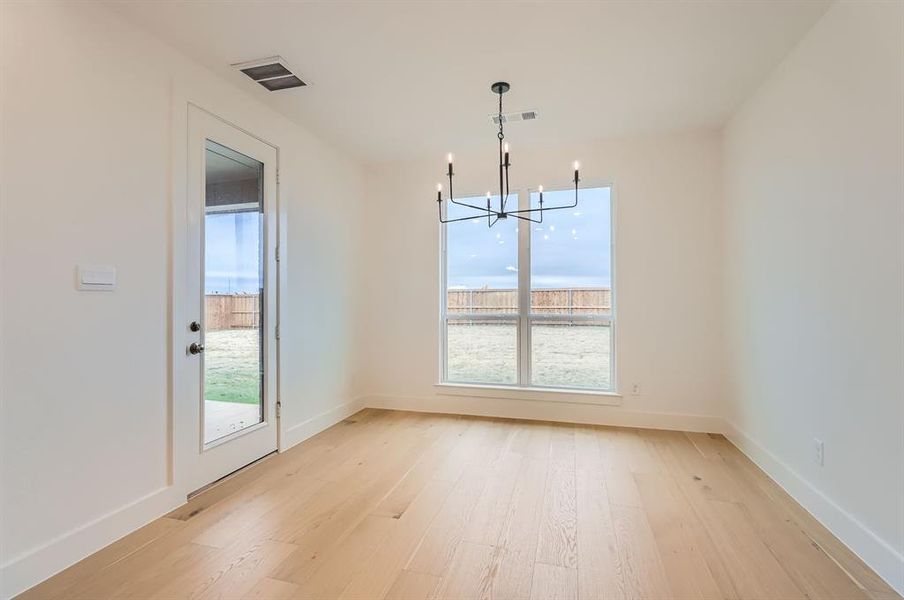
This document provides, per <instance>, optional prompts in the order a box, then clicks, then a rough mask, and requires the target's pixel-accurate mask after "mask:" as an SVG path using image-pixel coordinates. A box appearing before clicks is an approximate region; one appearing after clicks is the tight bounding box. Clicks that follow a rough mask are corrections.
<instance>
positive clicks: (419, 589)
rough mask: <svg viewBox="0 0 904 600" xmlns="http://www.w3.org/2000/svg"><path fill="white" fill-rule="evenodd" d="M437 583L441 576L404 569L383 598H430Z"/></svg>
mask: <svg viewBox="0 0 904 600" xmlns="http://www.w3.org/2000/svg"><path fill="white" fill-rule="evenodd" d="M437 585H439V577H437V576H436V575H428V574H427V573H415V572H413V571H402V572H401V573H399V576H398V577H396V580H395V581H394V582H393V584H392V587H390V588H389V591H388V592H386V595H385V596H384V597H383V598H384V600H428V598H430V597H431V595H432V594H433V590H435V589H436V586H437Z"/></svg>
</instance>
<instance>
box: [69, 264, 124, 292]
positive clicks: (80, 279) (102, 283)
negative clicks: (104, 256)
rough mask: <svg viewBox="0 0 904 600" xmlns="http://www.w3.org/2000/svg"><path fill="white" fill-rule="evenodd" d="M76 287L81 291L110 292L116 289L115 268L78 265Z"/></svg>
mask: <svg viewBox="0 0 904 600" xmlns="http://www.w3.org/2000/svg"><path fill="white" fill-rule="evenodd" d="M76 287H77V288H78V289H79V290H83V291H92V292H112V291H113V290H115V289H116V267H112V266H109V265H79V266H78V269H77V273H76Z"/></svg>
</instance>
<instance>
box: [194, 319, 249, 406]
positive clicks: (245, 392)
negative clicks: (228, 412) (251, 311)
mask: <svg viewBox="0 0 904 600" xmlns="http://www.w3.org/2000/svg"><path fill="white" fill-rule="evenodd" d="M259 337H260V333H259V332H258V330H257V329H227V330H222V331H210V332H208V333H207V334H206V335H205V336H204V399H205V400H215V401H219V402H240V403H242V404H257V403H258V402H260V385H261V374H260V363H259V356H260V354H259V353H260V350H259V344H258V339H259Z"/></svg>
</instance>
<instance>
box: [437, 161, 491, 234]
mask: <svg viewBox="0 0 904 600" xmlns="http://www.w3.org/2000/svg"><path fill="white" fill-rule="evenodd" d="M451 170H452V167H451V166H450V167H449V171H450V172H449V202H451V203H452V204H457V205H459V206H466V207H468V208H473V209H474V210H479V211H480V212H486V210H487V209H485V208H484V207H482V206H475V205H473V204H468V203H467V202H459V201H458V200H456V199H455V197H454V196H453V194H452V173H451ZM481 216H483V215H481ZM444 222H447V221H444Z"/></svg>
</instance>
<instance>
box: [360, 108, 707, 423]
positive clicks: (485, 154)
mask: <svg viewBox="0 0 904 600" xmlns="http://www.w3.org/2000/svg"><path fill="white" fill-rule="evenodd" d="M508 133H509V138H508V139H511V140H512V143H513V144H514V145H513V152H514V153H513V161H514V165H513V167H512V185H513V186H514V185H516V184H517V185H529V186H536V185H537V184H538V183H540V182H543V183H545V184H547V186H548V187H552V186H553V185H554V184H555V183H562V182H564V183H566V184H567V183H568V181H569V179H570V177H571V170H570V169H571V162H572V161H573V160H574V159H575V158H579V159H580V160H581V162H582V169H581V172H582V176H583V177H584V178H585V180H586V181H585V183H586V184H587V185H591V184H592V183H593V181H592V180H594V179H596V180H601V181H608V182H611V183H612V184H613V185H614V189H615V192H614V198H615V203H616V212H617V215H616V220H617V226H616V266H615V273H616V274H615V277H616V282H615V286H616V294H617V303H618V307H617V311H618V315H617V319H618V324H617V327H618V339H617V371H618V373H617V378H618V381H619V382H620V386H621V387H622V389H623V390H628V389H630V386H631V384H632V383H635V382H636V383H639V384H640V386H641V390H642V394H641V395H640V396H636V397H635V396H630V395H625V397H624V398H623V402H622V405H621V406H619V407H611V406H593V405H588V404H576V403H566V404H562V403H558V402H539V401H526V400H499V399H488V398H473V397H471V398H468V397H450V396H446V395H441V394H437V392H436V391H435V389H434V386H433V384H435V383H436V382H437V381H438V369H437V352H438V342H437V337H438V319H439V314H438V312H439V309H438V306H439V287H438V282H439V274H438V273H439V258H438V255H439V227H438V224H437V217H436V195H435V194H436V192H435V191H434V190H435V187H434V186H435V185H436V182H437V181H438V180H440V179H441V178H442V174H443V172H444V170H445V158H444V157H443V156H435V157H429V159H425V160H423V161H418V162H414V163H390V164H382V165H374V166H373V167H372V168H370V170H369V175H368V179H367V181H368V189H369V192H368V193H369V196H368V213H367V217H368V225H367V238H366V239H367V248H368V251H367V253H366V255H365V256H364V257H363V259H364V260H365V261H366V263H365V268H364V271H365V273H366V276H365V282H366V286H367V287H366V292H365V295H366V297H367V298H368V303H367V305H366V307H365V308H366V314H365V315H363V318H362V319H361V322H362V323H365V328H366V329H365V331H364V333H363V335H364V340H365V343H364V344H363V345H362V349H363V355H362V360H361V363H362V364H364V365H366V368H365V370H364V372H363V374H362V375H363V377H364V381H365V389H366V390H368V392H369V393H370V396H369V397H368V398H367V403H368V404H369V405H372V406H388V407H405V408H410V409H421V410H452V411H463V412H468V413H473V414H494V415H500V416H521V417H531V418H556V419H561V420H577V421H587V422H603V423H619V424H631V425H647V426H664V427H679V428H693V429H704V430H705V429H709V430H713V429H720V428H721V426H720V419H717V418H711V417H713V416H717V415H721V412H720V411H721V402H722V385H721V369H720V367H721V348H722V339H721V323H722V321H721V319H722V315H721V306H722V299H721V258H720V249H721V237H720V225H721V219H722V216H721V212H720V194H721V179H720V153H721V145H720V136H719V134H718V133H716V132H706V131H702V132H692V133H684V134H674V135H663V136H657V137H646V138H633V139H632V138H629V139H614V140H610V141H606V142H600V143H597V144H593V145H590V146H583V147H579V146H571V147H567V148H547V147H541V148H536V147H531V144H530V124H529V123H528V124H523V125H520V128H519V126H518V125H512V126H511V127H510V128H509V132H508ZM494 142H495V136H494V132H493V130H492V128H491V127H489V126H488V127H487V145H486V148H485V150H484V151H482V152H457V153H456V171H457V173H458V175H457V176H456V189H457V190H461V192H460V193H461V194H465V193H466V192H471V193H477V194H479V193H481V192H482V191H483V190H486V189H487V186H488V185H490V186H491V187H492V182H493V181H494V177H495V171H494V167H493V165H494V162H495V159H496V155H495V147H494ZM454 226H455V225H450V227H454ZM651 413H652V414H651Z"/></svg>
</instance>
